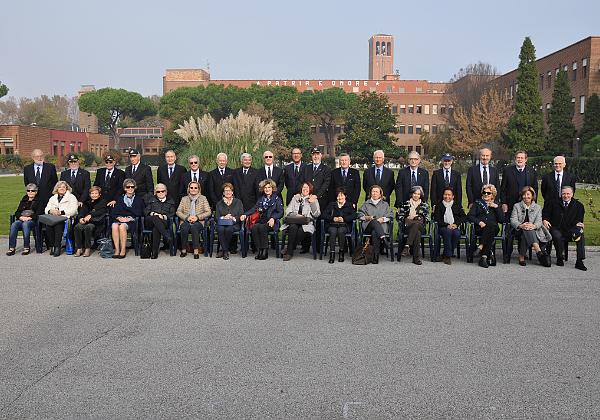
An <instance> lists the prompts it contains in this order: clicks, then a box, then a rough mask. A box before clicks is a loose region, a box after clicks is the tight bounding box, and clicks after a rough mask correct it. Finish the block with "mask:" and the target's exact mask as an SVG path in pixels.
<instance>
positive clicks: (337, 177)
mask: <svg viewBox="0 0 600 420" xmlns="http://www.w3.org/2000/svg"><path fill="white" fill-rule="evenodd" d="M339 162H340V167H339V168H335V169H334V170H332V171H331V183H330V184H329V202H332V201H335V199H336V197H335V192H336V190H337V189H338V188H340V187H344V190H345V191H346V198H347V200H348V201H349V202H350V203H352V205H353V206H354V208H356V206H357V204H358V198H359V197H360V173H359V172H358V170H356V169H354V168H351V167H350V155H349V154H347V153H342V154H341V155H340V156H339ZM322 211H325V209H323V210H322Z"/></svg>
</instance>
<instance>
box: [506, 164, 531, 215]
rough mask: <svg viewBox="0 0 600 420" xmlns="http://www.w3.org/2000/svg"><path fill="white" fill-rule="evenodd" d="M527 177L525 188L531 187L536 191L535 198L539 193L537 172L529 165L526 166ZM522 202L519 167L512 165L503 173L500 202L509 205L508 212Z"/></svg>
mask: <svg viewBox="0 0 600 420" xmlns="http://www.w3.org/2000/svg"><path fill="white" fill-rule="evenodd" d="M524 170H525V176H526V178H527V181H526V183H525V186H527V185H528V186H530V187H531V188H533V189H534V191H535V196H536V197H537V193H538V180H537V172H536V170H535V169H533V168H532V167H531V166H529V165H525V169H524ZM519 201H521V191H520V189H519V184H518V183H517V166H516V165H510V166H507V167H506V168H504V171H503V172H502V184H501V185H500V202H501V203H502V204H508V212H509V213H510V212H511V211H512V208H513V206H514V205H515V204H516V203H518V202H519Z"/></svg>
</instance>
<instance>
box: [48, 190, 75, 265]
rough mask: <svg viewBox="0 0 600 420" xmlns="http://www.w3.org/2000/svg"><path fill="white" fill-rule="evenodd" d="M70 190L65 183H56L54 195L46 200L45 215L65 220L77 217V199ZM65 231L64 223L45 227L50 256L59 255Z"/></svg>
mask: <svg viewBox="0 0 600 420" xmlns="http://www.w3.org/2000/svg"><path fill="white" fill-rule="evenodd" d="M71 191H72V189H71V186H70V185H69V184H67V182H66V181H58V182H57V183H56V185H55V186H54V190H53V191H52V193H53V194H54V195H53V196H52V197H50V200H48V204H47V205H46V209H45V210H44V213H45V214H52V215H54V216H64V217H66V218H67V219H68V218H70V217H74V216H75V215H77V210H78V209H79V203H78V201H77V197H75V195H73V193H71ZM64 230H65V224H64V223H57V224H55V225H54V226H46V236H47V238H48V243H49V244H50V246H51V247H52V248H53V249H52V251H51V252H52V255H53V256H55V257H58V256H59V255H60V251H61V247H62V245H61V244H62V238H63V232H64Z"/></svg>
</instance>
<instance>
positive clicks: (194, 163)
mask: <svg viewBox="0 0 600 420" xmlns="http://www.w3.org/2000/svg"><path fill="white" fill-rule="evenodd" d="M197 164H198V162H190V165H197Z"/></svg>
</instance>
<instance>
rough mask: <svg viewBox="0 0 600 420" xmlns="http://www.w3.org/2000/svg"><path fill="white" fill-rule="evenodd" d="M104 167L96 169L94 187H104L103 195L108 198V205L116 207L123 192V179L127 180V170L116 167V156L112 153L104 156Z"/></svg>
mask: <svg viewBox="0 0 600 420" xmlns="http://www.w3.org/2000/svg"><path fill="white" fill-rule="evenodd" d="M104 164H105V165H106V166H105V167H104V168H100V169H98V170H97V171H96V179H95V180H94V187H100V188H101V189H102V197H103V198H104V199H105V200H106V205H107V206H109V207H114V205H115V204H116V202H117V197H119V195H120V194H123V181H125V172H123V171H122V170H120V169H118V168H115V157H114V156H113V155H111V154H110V153H109V154H107V155H106V156H104Z"/></svg>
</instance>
